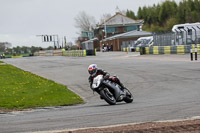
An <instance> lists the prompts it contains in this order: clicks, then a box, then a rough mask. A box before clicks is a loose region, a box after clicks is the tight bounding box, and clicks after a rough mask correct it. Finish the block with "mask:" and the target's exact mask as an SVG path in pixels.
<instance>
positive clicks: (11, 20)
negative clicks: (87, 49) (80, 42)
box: [0, 0, 181, 47]
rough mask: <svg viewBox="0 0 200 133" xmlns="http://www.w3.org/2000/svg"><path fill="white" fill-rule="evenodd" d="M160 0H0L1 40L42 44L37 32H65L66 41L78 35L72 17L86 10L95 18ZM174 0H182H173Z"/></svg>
mask: <svg viewBox="0 0 200 133" xmlns="http://www.w3.org/2000/svg"><path fill="white" fill-rule="evenodd" d="M162 1H163V0H0V5H1V6H0V42H10V43H12V46H42V47H48V46H50V45H52V44H51V43H44V42H43V43H42V39H41V38H40V37H36V35H43V34H58V35H59V37H60V38H62V37H63V36H66V38H67V42H69V41H72V42H73V43H74V40H75V39H76V38H77V37H78V34H77V31H79V30H78V29H77V28H75V26H74V25H75V24H74V18H75V17H76V16H77V15H78V13H79V12H81V11H85V12H86V13H87V14H88V15H91V16H94V17H95V19H96V21H99V20H100V17H101V16H102V15H103V14H105V13H110V14H111V15H114V14H115V12H116V7H117V6H118V7H119V9H120V10H127V9H130V10H133V11H134V12H135V14H137V10H138V8H139V7H143V6H152V5H153V4H157V3H161V2H162ZM175 1H177V2H179V1H181V0H175Z"/></svg>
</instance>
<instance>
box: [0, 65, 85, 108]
mask: <svg viewBox="0 0 200 133" xmlns="http://www.w3.org/2000/svg"><path fill="white" fill-rule="evenodd" d="M78 103H83V100H82V99H81V97H79V96H78V95H76V94H74V93H73V92H71V91H70V90H68V89H67V87H66V86H64V85H61V84H57V83H55V82H54V81H51V80H47V79H45V78H42V77H40V76H37V75H34V74H32V73H30V72H26V71H23V70H21V69H19V68H16V67H14V66H12V65H1V66H0V108H2V109H26V108H34V107H46V106H65V105H73V104H78Z"/></svg>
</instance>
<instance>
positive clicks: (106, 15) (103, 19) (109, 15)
mask: <svg viewBox="0 0 200 133" xmlns="http://www.w3.org/2000/svg"><path fill="white" fill-rule="evenodd" d="M111 16H112V15H111V14H110V13H106V14H103V15H102V16H101V18H100V24H102V23H104V21H106V20H107V19H109V18H110V17H111Z"/></svg>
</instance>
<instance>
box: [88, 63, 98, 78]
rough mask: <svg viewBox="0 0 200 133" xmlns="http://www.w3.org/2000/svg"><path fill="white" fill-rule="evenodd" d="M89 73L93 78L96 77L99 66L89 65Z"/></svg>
mask: <svg viewBox="0 0 200 133" xmlns="http://www.w3.org/2000/svg"><path fill="white" fill-rule="evenodd" d="M88 72H89V74H90V75H91V76H94V75H96V73H97V65H96V64H91V65H89V67H88Z"/></svg>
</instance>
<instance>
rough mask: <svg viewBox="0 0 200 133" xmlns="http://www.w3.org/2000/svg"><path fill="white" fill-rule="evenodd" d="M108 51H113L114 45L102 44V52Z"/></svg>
mask: <svg viewBox="0 0 200 133" xmlns="http://www.w3.org/2000/svg"><path fill="white" fill-rule="evenodd" d="M106 51H108V52H109V51H112V45H110V46H108V45H105V44H103V45H102V52H106Z"/></svg>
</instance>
